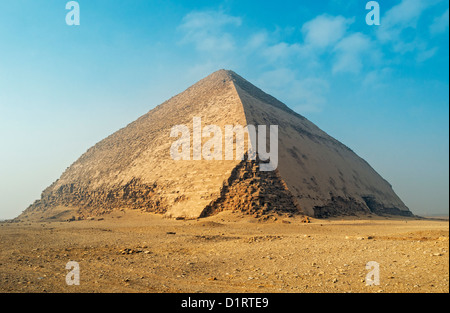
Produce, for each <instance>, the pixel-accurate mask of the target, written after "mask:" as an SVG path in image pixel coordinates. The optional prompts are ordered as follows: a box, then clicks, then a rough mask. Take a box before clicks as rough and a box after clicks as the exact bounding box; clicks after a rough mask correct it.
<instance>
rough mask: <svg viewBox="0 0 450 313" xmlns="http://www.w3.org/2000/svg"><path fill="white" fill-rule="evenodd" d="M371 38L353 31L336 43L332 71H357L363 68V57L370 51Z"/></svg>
mask: <svg viewBox="0 0 450 313" xmlns="http://www.w3.org/2000/svg"><path fill="white" fill-rule="evenodd" d="M371 45H372V44H371V40H370V39H369V38H368V37H367V36H366V35H364V34H362V33H354V34H351V35H348V36H347V37H345V38H343V39H342V40H341V41H340V42H339V43H337V44H336V46H335V47H334V49H333V51H334V52H335V62H334V64H333V68H332V72H333V73H338V72H350V73H355V74H357V73H359V72H360V71H361V70H362V68H363V58H364V57H365V56H366V55H367V54H368V53H370V52H371V51H372V48H371Z"/></svg>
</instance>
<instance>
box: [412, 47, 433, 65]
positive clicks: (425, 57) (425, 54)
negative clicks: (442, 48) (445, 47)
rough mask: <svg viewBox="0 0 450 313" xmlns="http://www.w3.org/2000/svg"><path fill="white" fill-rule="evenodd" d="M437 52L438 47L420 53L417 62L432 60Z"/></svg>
mask: <svg viewBox="0 0 450 313" xmlns="http://www.w3.org/2000/svg"><path fill="white" fill-rule="evenodd" d="M437 50H438V48H437V47H433V48H431V49H428V50H424V51H421V52H419V53H418V54H417V57H416V61H417V62H424V61H426V60H428V59H430V58H432V57H433V56H434V55H435V54H436V52H437Z"/></svg>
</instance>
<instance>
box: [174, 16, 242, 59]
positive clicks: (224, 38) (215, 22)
mask: <svg viewBox="0 0 450 313" xmlns="http://www.w3.org/2000/svg"><path fill="white" fill-rule="evenodd" d="M241 23H242V20H241V18H240V17H234V16H230V15H227V14H225V13H223V12H220V11H203V12H191V13H189V14H187V15H186V16H185V17H184V18H183V21H182V24H181V25H180V26H179V30H181V31H182V32H183V33H184V37H183V40H182V43H193V44H195V46H196V48H197V49H198V50H201V51H209V52H211V51H214V52H225V51H229V50H232V49H234V48H235V40H234V38H233V36H232V35H231V33H230V32H227V30H226V28H227V27H238V26H240V25H241Z"/></svg>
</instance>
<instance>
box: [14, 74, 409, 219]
mask: <svg viewBox="0 0 450 313" xmlns="http://www.w3.org/2000/svg"><path fill="white" fill-rule="evenodd" d="M194 117H201V118H202V124H203V126H205V125H217V126H219V127H220V128H221V129H224V126H225V125H247V124H252V125H259V124H264V125H269V124H270V125H279V163H278V169H277V170H276V171H275V172H274V173H266V174H264V173H258V171H255V168H256V167H257V166H256V167H255V162H250V161H244V162H241V161H240V160H230V161H225V160H223V161H217V160H214V161H206V160H201V161H174V160H172V158H171V156H170V146H171V144H172V142H173V140H175V139H173V140H171V138H169V134H170V130H171V128H172V127H173V126H175V125H180V124H183V125H186V126H188V128H189V130H190V132H191V133H192V132H193V125H192V120H193V118H194ZM206 140H208V138H206V139H202V141H203V143H204V142H205V141H206ZM234 148H235V147H234ZM191 156H192V147H191ZM277 204H278V205H277ZM115 209H141V210H144V211H151V212H157V213H162V214H166V215H167V216H171V217H186V218H197V217H200V216H208V215H211V214H215V213H217V212H220V211H222V210H241V211H245V212H247V213H249V214H255V215H256V216H260V215H261V214H265V213H267V212H272V211H279V212H290V213H306V214H308V215H310V216H316V217H326V216H333V215H339V214H345V213H350V214H352V213H354V212H366V213H367V212H373V213H377V214H382V213H390V214H400V215H410V214H411V213H410V212H409V210H408V208H407V207H406V206H405V205H404V204H403V202H402V201H401V200H400V199H399V198H398V197H397V195H396V194H395V193H394V192H393V190H392V188H391V186H390V185H389V184H388V183H387V182H386V181H385V180H384V179H382V178H381V177H380V176H379V175H378V174H377V173H376V172H375V171H374V170H373V169H372V168H371V167H370V166H369V165H368V164H367V163H366V162H365V161H364V160H362V159H361V158H359V157H358V156H357V155H356V154H354V153H353V152H352V151H351V150H350V149H348V148H347V147H345V146H344V145H342V144H341V143H339V142H338V141H337V140H335V139H333V138H332V137H330V136H329V135H327V134H326V133H325V132H323V131H321V130H320V129H319V128H318V127H317V126H315V125H314V124H313V123H311V122H310V121H308V120H307V119H306V118H304V117H303V116H301V115H299V114H297V113H295V112H294V111H292V110H291V109H289V108H288V107H287V106H286V105H285V104H283V103H281V102H280V101H278V100H277V99H275V98H273V97H272V96H270V95H268V94H266V93H264V92H263V91H261V90H260V89H258V88H257V87H255V86H253V85H252V84H250V83H249V82H247V81H246V80H245V79H243V78H242V77H240V76H239V75H237V74H236V73H234V72H232V71H225V70H220V71H217V72H215V73H213V74H211V75H209V76H208V77H206V78H204V79H202V80H201V81H199V82H198V83H196V84H195V85H193V86H191V87H190V88H188V89H186V90H185V91H184V92H182V93H180V94H178V95H176V96H175V97H173V98H171V99H169V100H168V101H166V102H164V103H163V104H161V105H159V106H158V107H156V108H155V109H153V110H151V111H150V112H148V113H147V114H145V115H143V116H142V117H140V118H139V119H137V120H136V121H134V122H133V123H131V124H129V125H128V126H127V127H125V128H122V129H121V130H119V131H117V132H116V133H114V134H112V135H111V136H109V137H107V138H105V139H104V140H102V141H100V142H99V143H98V144H96V145H95V146H93V147H92V148H90V149H89V150H88V151H87V152H86V153H85V154H83V155H82V156H81V157H80V158H79V159H78V160H77V161H76V162H75V163H73V164H72V165H71V166H70V167H69V168H68V169H67V170H66V171H65V172H64V173H63V174H62V175H61V177H60V178H59V179H58V180H57V181H56V182H54V183H53V184H52V185H51V186H49V187H48V188H47V189H46V190H44V191H43V193H42V197H41V199H40V200H38V201H36V202H35V203H34V204H33V205H31V206H30V207H29V208H28V209H27V210H25V211H24V212H23V214H22V215H21V216H20V217H19V218H30V219H33V218H43V217H45V218H55V217H56V218H65V217H67V216H72V215H75V216H79V217H80V218H85V217H88V216H92V215H99V214H103V213H106V212H110V211H111V210H115Z"/></svg>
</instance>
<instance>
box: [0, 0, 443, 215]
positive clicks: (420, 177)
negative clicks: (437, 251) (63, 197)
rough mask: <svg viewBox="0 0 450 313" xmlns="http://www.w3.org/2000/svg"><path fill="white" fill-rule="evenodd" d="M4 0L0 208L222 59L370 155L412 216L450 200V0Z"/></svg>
mask: <svg viewBox="0 0 450 313" xmlns="http://www.w3.org/2000/svg"><path fill="white" fill-rule="evenodd" d="M67 2H68V1H60V0H53V1H49V0H34V1H31V0H27V1H23V0H15V1H1V2H0V147H1V150H0V151H1V153H0V218H12V217H15V216H17V215H18V214H19V213H20V212H21V211H23V210H24V209H25V208H26V207H27V206H28V205H29V204H30V203H32V202H33V201H34V200H35V199H38V198H39V197H40V193H41V191H42V190H43V189H44V188H45V187H47V186H48V185H50V184H51V183H52V182H53V181H55V180H56V179H57V178H58V177H59V176H60V174H61V173H62V171H63V170H64V169H65V168H66V167H68V166H69V165H70V164H72V163H73V162H74V161H75V160H76V159H77V158H78V157H79V156H80V155H81V154H82V153H84V152H85V151H86V150H87V149H88V148H89V147H90V146H92V145H93V144H95V143H96V142H98V141H99V140H101V139H103V138H105V137H106V136H108V135H109V134H111V133H112V132H114V131H116V130H118V129H119V128H121V127H124V126H126V125H127V124H128V123H130V122H131V121H133V120H135V119H136V118H137V117H139V116H141V115H142V114H144V113H146V112H148V111H149V110H150V109H152V108H153V107H155V106H156V105H158V104H160V103H161V102H163V101H165V100H167V99H168V98H170V97H172V96H173V95H175V94H177V93H179V92H181V91H183V90H184V89H186V88H187V87H189V86H190V85H192V84H193V83H195V82H196V81H198V80H199V79H201V78H203V77H205V76H207V75H208V74H210V73H211V72H214V71H215V70H218V69H220V68H226V69H232V70H234V71H235V72H237V73H238V74H240V75H241V76H243V77H244V78H246V79H247V80H249V81H250V82H252V83H254V84H255V85H257V86H258V87H260V88H262V89H263V90H264V91H266V92H268V93H270V94H272V95H273V96H275V97H277V98H278V99H280V100H281V101H283V102H284V103H286V104H287V105H288V106H290V107H291V108H292V109H294V110H295V111H297V112H298V113H300V114H302V115H304V116H306V117H307V118H308V119H310V120H311V121H312V122H314V123H316V124H317V125H318V126H319V127H320V128H322V129H323V130H325V131H326V132H328V133H329V134H330V135H332V136H333V137H335V138H336V139H338V140H340V141H341V142H343V143H344V144H346V145H347V146H349V147H350V148H352V150H354V151H355V152H356V153H358V154H359V155H360V156H361V157H363V158H364V159H366V160H367V161H368V162H369V163H370V164H371V165H372V166H373V167H374V168H375V170H377V171H378V172H379V173H380V174H381V175H382V176H383V177H384V178H385V179H387V180H388V181H389V182H390V183H391V184H392V185H393V188H394V190H395V191H396V192H397V194H398V195H399V196H400V197H401V198H402V199H403V201H404V202H405V203H406V205H408V206H409V207H410V209H411V210H412V211H413V212H414V213H416V214H430V213H448V209H449V194H448V189H449V166H448V164H449V70H448V67H449V42H448V38H449V33H448V31H449V28H448V24H449V8H448V1H441V0H397V1H378V2H379V4H380V12H381V25H380V26H373V25H372V26H369V25H367V24H366V22H365V18H366V14H367V13H368V12H369V11H368V10H366V9H365V5H366V1H361V0H358V1H357V0H354V1H352V0H350V1H344V0H330V1H314V2H313V1H298V0H296V1H242V0H241V1H233V0H230V1H226V0H225V1H177V2H174V1H156V0H152V1H144V0H134V1H118V0H108V1H106V0H89V1H87V0H80V1H78V3H79V5H80V25H79V26H68V25H66V23H65V17H66V14H67V13H68V11H67V10H66V9H65V5H66V3H67Z"/></svg>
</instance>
